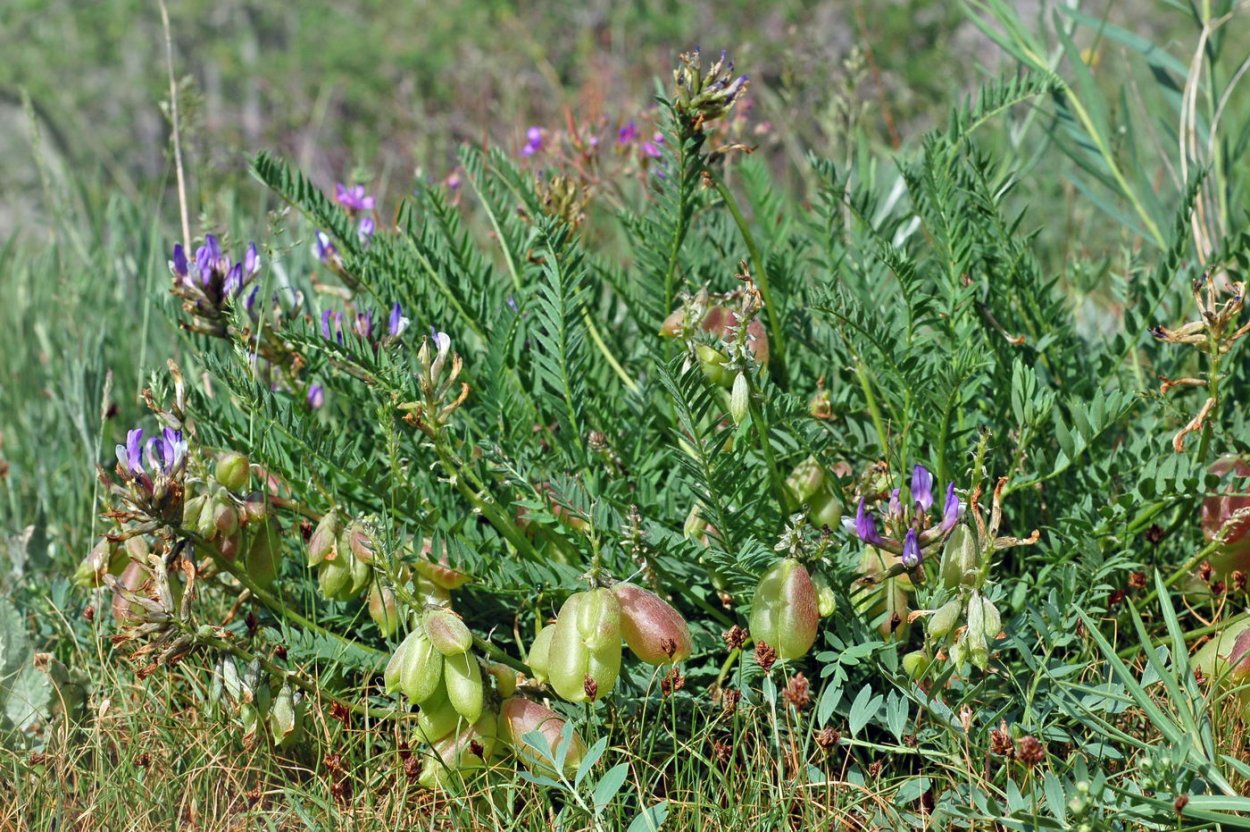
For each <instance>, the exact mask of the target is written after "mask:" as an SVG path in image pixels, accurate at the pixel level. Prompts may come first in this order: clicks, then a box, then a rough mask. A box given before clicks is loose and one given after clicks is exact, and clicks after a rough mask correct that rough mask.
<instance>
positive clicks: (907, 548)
mask: <svg viewBox="0 0 1250 832" xmlns="http://www.w3.org/2000/svg"><path fill="white" fill-rule="evenodd" d="M933 486H934V480H933V474H931V473H930V472H929V470H928V469H926V468H925V467H924V466H923V465H917V466H916V467H915V468H914V469H913V470H912V475H911V488H910V489H909V500H908V502H909V504H910V505H904V504H903V501H902V496H901V489H898V488H895V489H894V490H893V491H892V492H890V502H889V506H888V507H887V509H886V514H885V518H884V521H885V522H884V525H885V530H886V532H887V534H889V536H888V537H887V536H884V535H882V534H881V533H880V532H878V531H877V520H876V518H875V517H874V516H873V514H872V513H871V512H870V511H868V510H867V508H866V506H865V500H864V498H863V497H860V499H859V510H858V511H857V512H856V513H855V519H854V520H853V521H852V520H850V519H849V518H848V520H847V521H846V522H847V524H848V525H852V526H853V527H854V529H855V533H856V535H858V536H859V539H860V540H862V541H863V542H865V543H867V544H868V545H870V546H875V547H877V548H878V549H884V550H886V551H888V552H892V553H894V554H896V555H898V556H899V558H900V560H901V562H902V564H903V566H904V567H906V568H907V569H915V568H916V567H917V566H919V565H920V564H922V563H923V562H924V558H925V554H926V552H931V551H933V550H934V549H936V548H937V547H938V546H940V545H941V544H942V541H944V540H945V539H946V538H947V536H949V535H950V533H951V532H952V531H953V530H954V528H955V525H956V524H957V523H958V522H959V518H960V515H961V514H962V513H963V503H962V502H961V501H960V499H959V497H958V496H957V495H956V494H955V484H954V483H953V482H951V483H947V484H946V500H945V502H944V504H943V506H942V515H941V517H940V518H938V520H937V522H936V523H933V521H932V520H931V519H930V516H929V513H930V510H931V509H932V508H933V506H934V505H935V500H934V496H933Z"/></svg>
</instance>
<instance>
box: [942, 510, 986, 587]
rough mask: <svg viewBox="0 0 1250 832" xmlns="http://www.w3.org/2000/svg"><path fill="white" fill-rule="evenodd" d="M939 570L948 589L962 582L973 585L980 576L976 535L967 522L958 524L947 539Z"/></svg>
mask: <svg viewBox="0 0 1250 832" xmlns="http://www.w3.org/2000/svg"><path fill="white" fill-rule="evenodd" d="M938 572H939V574H940V575H941V578H942V585H943V586H945V587H946V588H947V589H955V588H956V587H958V586H959V585H960V584H961V583H962V584H964V585H965V586H969V587H971V586H974V585H975V584H976V582H977V580H978V579H979V578H980V572H981V559H980V556H979V553H978V551H977V541H976V535H975V534H974V533H973V531H972V529H970V528H968V526H967V525H966V524H960V525H958V526H956V527H955V528H954V530H953V531H952V532H951V536H950V537H948V538H947V539H946V546H945V548H943V549H942V562H941V565H940V566H939V567H938Z"/></svg>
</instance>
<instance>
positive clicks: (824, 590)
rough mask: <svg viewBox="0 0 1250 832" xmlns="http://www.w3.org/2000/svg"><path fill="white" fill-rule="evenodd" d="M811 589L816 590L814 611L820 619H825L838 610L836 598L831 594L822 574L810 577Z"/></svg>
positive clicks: (831, 590) (830, 587) (827, 580)
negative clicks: (815, 610)
mask: <svg viewBox="0 0 1250 832" xmlns="http://www.w3.org/2000/svg"><path fill="white" fill-rule="evenodd" d="M812 587H813V588H814V589H815V590H816V609H817V611H818V612H819V613H820V617H821V618H827V617H829V616H831V615H833V613H834V612H835V611H836V610H837V609H838V596H837V595H835V594H834V593H833V587H832V586H830V585H829V579H828V578H826V577H825V573H824V572H817V573H816V574H814V575H812Z"/></svg>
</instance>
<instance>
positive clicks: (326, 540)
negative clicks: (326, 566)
mask: <svg viewBox="0 0 1250 832" xmlns="http://www.w3.org/2000/svg"><path fill="white" fill-rule="evenodd" d="M338 546H339V515H338V512H336V511H330V512H327V513H326V515H325V516H324V517H322V518H321V522H319V523H318V524H317V528H316V529H314V530H313V533H312V537H310V538H309V539H308V565H309V566H318V565H320V564H321V563H322V562H323V561H326V560H334V559H335V558H337V557H338Z"/></svg>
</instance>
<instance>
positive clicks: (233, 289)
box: [221, 263, 243, 295]
mask: <svg viewBox="0 0 1250 832" xmlns="http://www.w3.org/2000/svg"><path fill="white" fill-rule="evenodd" d="M221 291H222V293H223V294H225V295H237V294H238V293H239V292H241V291H243V264H242V263H235V264H234V265H233V266H231V267H230V271H229V272H227V273H226V282H225V283H223V284H222V285H221Z"/></svg>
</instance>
